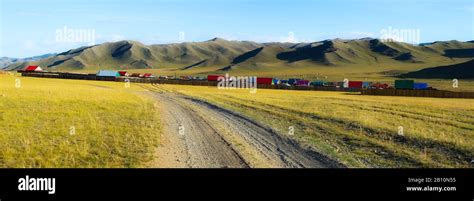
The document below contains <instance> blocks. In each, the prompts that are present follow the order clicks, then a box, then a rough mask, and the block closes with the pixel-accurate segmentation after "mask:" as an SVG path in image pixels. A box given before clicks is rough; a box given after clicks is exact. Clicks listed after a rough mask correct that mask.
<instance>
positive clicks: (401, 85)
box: [395, 80, 415, 89]
mask: <svg viewBox="0 0 474 201" xmlns="http://www.w3.org/2000/svg"><path fill="white" fill-rule="evenodd" d="M414 85H415V81H414V80H395V89H413V88H414Z"/></svg>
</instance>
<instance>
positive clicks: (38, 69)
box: [23, 66, 43, 72]
mask: <svg viewBox="0 0 474 201" xmlns="http://www.w3.org/2000/svg"><path fill="white" fill-rule="evenodd" d="M23 71H26V72H42V71H43V69H42V68H41V67H40V66H27V67H26V68H25V69H24V70H23Z"/></svg>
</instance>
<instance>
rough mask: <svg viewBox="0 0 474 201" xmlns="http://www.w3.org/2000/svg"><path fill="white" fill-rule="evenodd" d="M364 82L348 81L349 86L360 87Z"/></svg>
mask: <svg viewBox="0 0 474 201" xmlns="http://www.w3.org/2000/svg"><path fill="white" fill-rule="evenodd" d="M363 84H364V82H362V81H349V88H357V89H361V88H362V86H363Z"/></svg>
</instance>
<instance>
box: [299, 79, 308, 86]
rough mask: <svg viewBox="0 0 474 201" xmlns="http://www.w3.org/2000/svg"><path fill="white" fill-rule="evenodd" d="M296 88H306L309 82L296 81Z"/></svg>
mask: <svg viewBox="0 0 474 201" xmlns="http://www.w3.org/2000/svg"><path fill="white" fill-rule="evenodd" d="M296 86H300V87H301V86H304V87H307V86H309V80H298V82H296Z"/></svg>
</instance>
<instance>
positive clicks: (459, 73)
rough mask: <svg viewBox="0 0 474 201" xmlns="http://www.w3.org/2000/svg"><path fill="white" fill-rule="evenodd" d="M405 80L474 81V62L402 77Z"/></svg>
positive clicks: (428, 69) (423, 70) (407, 74)
mask: <svg viewBox="0 0 474 201" xmlns="http://www.w3.org/2000/svg"><path fill="white" fill-rule="evenodd" d="M400 77H403V78H428V79H433V78H440V79H454V78H458V79H474V60H471V61H468V62H465V63H460V64H454V65H449V66H439V67H433V68H425V69H422V70H419V71H415V72H410V73H406V74H403V75H400Z"/></svg>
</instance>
